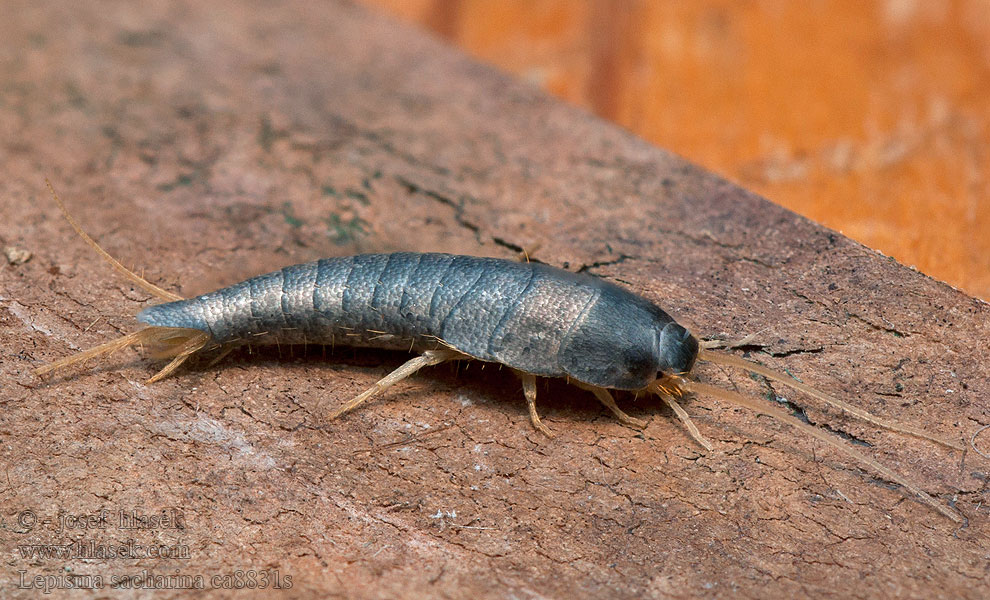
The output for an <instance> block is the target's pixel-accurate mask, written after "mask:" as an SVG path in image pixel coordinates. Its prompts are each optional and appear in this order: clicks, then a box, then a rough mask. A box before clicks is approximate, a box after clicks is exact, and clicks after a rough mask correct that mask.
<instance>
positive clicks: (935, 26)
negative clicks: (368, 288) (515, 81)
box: [363, 0, 990, 299]
mask: <svg viewBox="0 0 990 600" xmlns="http://www.w3.org/2000/svg"><path fill="white" fill-rule="evenodd" d="M363 1H364V2H365V3H366V4H368V5H371V6H373V7H376V8H377V9H379V10H383V11H385V12H388V13H391V14H393V15H397V16H398V17H400V18H402V19H405V20H408V21H412V22H415V23H419V24H421V25H422V26H424V27H426V28H429V29H431V30H433V31H434V32H436V33H437V34H438V35H440V36H442V37H444V38H446V39H448V40H449V41H451V42H452V43H454V44H456V45H458V46H460V47H462V48H463V49H464V50H466V51H467V52H468V53H470V54H472V55H474V56H475V57H477V58H479V59H481V60H485V61H488V62H491V63H493V64H495V65H498V66H499V67H501V68H503V69H506V70H508V71H511V72H512V73H515V74H516V75H518V76H520V77H522V78H524V79H527V80H529V81H532V82H533V83H535V84H537V85H539V86H542V87H544V88H545V89H547V90H549V91H550V92H551V93H553V94H556V95H557V96H559V97H561V98H564V99H566V100H568V101H570V102H572V103H575V104H578V105H581V106H584V107H586V108H588V109H589V110H591V111H593V112H595V113H597V114H598V115H600V116H602V117H604V118H606V119H610V120H612V121H615V122H616V123H619V124H620V125H622V126H624V127H626V128H628V129H630V130H632V131H633V132H635V133H637V134H638V135H640V136H642V137H644V138H646V139H648V140H650V141H652V142H654V143H656V144H658V145H660V146H663V147H665V148H667V149H670V150H673V151H674V152H676V153H678V154H680V155H682V156H685V157H686V158H688V159H689V160H691V161H692V162H695V163H698V164H700V165H703V166H705V167H706V168H708V169H710V170H712V171H715V172H717V173H719V174H721V175H723V176H725V177H727V178H729V179H732V180H734V181H736V182H738V183H740V184H741V185H743V186H745V187H747V188H749V189H751V190H754V191H756V192H758V193H760V194H762V195H764V196H766V197H768V198H770V199H771V200H773V201H774V202H777V203H779V204H781V205H783V206H786V207H788V208H790V209H792V210H794V211H797V212H799V213H801V214H803V215H806V216H808V217H810V218H811V219H814V220H815V221H818V222H820V223H823V224H825V225H827V226H828V227H831V228H833V229H837V230H839V231H841V232H843V233H844V234H846V235H848V236H849V237H852V238H854V239H856V240H859V241H860V242H862V243H864V244H866V245H868V246H870V247H873V248H876V249H878V250H880V251H881V252H883V253H885V254H889V255H892V256H894V257H895V258H897V259H898V260H899V261H901V262H903V263H905V264H908V265H913V266H916V267H917V268H918V269H919V270H921V271H923V272H925V273H927V274H929V275H931V276H933V277H936V278H938V279H941V280H944V281H947V282H949V283H950V284H952V285H954V286H956V287H959V288H962V289H963V290H965V291H966V292H968V293H969V294H972V295H975V296H978V297H982V298H984V299H990V235H988V234H987V231H988V229H990V200H988V199H990V0H956V1H949V0H885V1H874V2H868V1H865V0H800V1H792V0H764V1H759V0H751V1H741V0H683V1H679V0H670V1H661V0H654V1H647V0H643V1H636V0H584V1H575V0H363Z"/></svg>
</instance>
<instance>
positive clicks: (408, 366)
mask: <svg viewBox="0 0 990 600" xmlns="http://www.w3.org/2000/svg"><path fill="white" fill-rule="evenodd" d="M463 357H464V355H463V354H461V353H460V352H454V351H453V350H427V351H426V352H424V353H423V354H421V355H419V356H417V357H416V358H413V359H411V360H409V361H407V362H406V363H405V364H403V365H402V366H401V367H399V368H398V369H396V370H394V371H392V372H391V373H389V374H388V375H386V376H385V377H383V378H381V379H380V380H378V382H377V383H375V385H373V386H371V387H370V388H369V389H367V390H365V391H364V392H362V393H361V394H359V395H358V396H357V397H355V398H354V399H353V400H351V401H350V402H348V403H347V404H345V405H343V406H341V407H340V408H338V409H337V410H335V411H333V412H332V413H330V416H329V417H328V419H329V420H330V421H332V420H334V419H336V418H337V417H339V416H340V415H342V414H344V413H346V412H348V411H351V410H354V409H355V408H357V407H358V406H361V405H362V404H364V403H365V402H367V401H368V400H369V399H371V398H372V397H373V396H374V395H375V394H378V393H380V392H383V391H385V390H387V389H388V388H390V387H392V386H393V385H395V384H397V383H399V382H400V381H402V380H403V379H405V378H406V377H409V376H410V375H412V374H413V373H415V372H416V371H419V370H420V369H422V368H423V367H428V366H430V365H437V364H440V363H442V362H445V361H448V360H454V359H456V358H463Z"/></svg>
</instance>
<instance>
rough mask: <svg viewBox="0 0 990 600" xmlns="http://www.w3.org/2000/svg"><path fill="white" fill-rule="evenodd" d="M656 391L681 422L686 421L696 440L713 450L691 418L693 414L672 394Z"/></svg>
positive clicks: (707, 448) (685, 424)
mask: <svg viewBox="0 0 990 600" xmlns="http://www.w3.org/2000/svg"><path fill="white" fill-rule="evenodd" d="M655 391H656V394H657V395H658V396H660V398H661V399H663V401H664V402H666V403H667V406H669V407H670V409H671V410H673V411H674V414H675V415H677V418H679V419H680V420H681V422H682V423H684V426H685V427H687V429H688V431H689V432H691V437H693V438H694V439H695V441H697V442H698V443H699V444H701V445H702V446H704V447H705V449H706V450H708V451H709V452H711V451H712V449H713V447H712V443H711V442H709V441H708V440H707V439H705V436H703V435H701V432H700V431H698V428H697V427H695V426H694V421H692V420H691V416H690V415H688V413H687V411H686V410H684V409H683V408H682V407H681V405H680V404H678V403H677V401H676V400H674V397H673V396H671V395H670V394H667V393H665V392H661V391H659V390H655Z"/></svg>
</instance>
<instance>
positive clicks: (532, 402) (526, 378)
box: [519, 372, 553, 437]
mask: <svg viewBox="0 0 990 600" xmlns="http://www.w3.org/2000/svg"><path fill="white" fill-rule="evenodd" d="M519 377H520V378H521V379H522V384H523V393H524V394H526V405H527V406H528V407H529V420H530V422H532V423H533V427H535V428H536V429H538V430H540V431H542V432H543V433H544V434H545V435H546V436H547V437H553V432H552V431H550V428H549V427H547V426H546V425H544V424H543V422H542V421H540V415H538V414H537V413H536V377H535V376H533V375H530V374H529V373H521V372H520V373H519Z"/></svg>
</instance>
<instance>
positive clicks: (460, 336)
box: [138, 252, 698, 389]
mask: <svg viewBox="0 0 990 600" xmlns="http://www.w3.org/2000/svg"><path fill="white" fill-rule="evenodd" d="M138 319H139V320H140V321H142V322H144V323H147V324H148V325H153V326H165V327H185V328H192V329H198V330H201V331H205V332H207V333H209V335H210V336H211V337H212V338H213V340H214V341H216V342H218V343H222V344H230V343H276V342H277V343H316V344H343V345H352V346H372V347H378V348H394V349H406V350H413V351H423V350H428V349H435V348H438V347H448V348H453V349H455V350H457V351H458V352H461V353H463V354H466V355H469V356H471V357H473V358H476V359H479V360H484V361H492V362H498V363H502V364H504V365H507V366H510V367H512V368H515V369H518V370H520V371H523V372H526V373H531V374H533V375H540V376H547V377H564V376H569V377H573V378H575V379H577V380H578V381H583V382H585V383H588V384H593V385H600V386H603V387H610V388H614V389H639V388H643V387H645V386H646V385H648V384H649V383H650V382H651V381H653V380H655V379H656V376H657V371H658V369H660V370H663V367H665V366H666V367H667V368H670V369H672V370H673V371H674V372H686V371H688V370H690V367H691V365H692V364H693V362H694V358H695V356H696V355H697V351H698V347H697V342H696V341H695V340H694V338H693V337H692V336H690V334H688V333H687V331H686V330H685V329H684V328H683V327H681V326H680V325H677V324H676V323H675V322H674V320H673V319H672V318H671V317H670V316H669V315H668V314H667V313H665V312H664V311H663V310H661V309H660V308H659V307H657V306H656V305H654V304H653V303H651V302H649V301H648V300H646V299H644V298H642V297H640V296H637V295H635V294H633V293H631V292H629V291H626V290H624V289H622V288H620V287H618V286H615V285H613V284H610V283H608V282H605V281H603V280H601V279H598V278H596V277H591V276H588V275H583V274H574V273H569V272H567V271H563V270H561V269H557V268H554V267H550V266H547V265H544V264H540V263H523V262H516V261H509V260H502V259H495V258H479V257H473V256H455V255H450V254H418V253H407V252H404V253H395V254H367V255H359V256H348V257H341V258H329V259H323V260H318V261H314V262H310V263H305V264H300V265H294V266H291V267H286V268H284V269H281V270H279V271H275V272H273V273H269V274H266V275H260V276H258V277H253V278H251V279H248V280H246V281H243V282H241V283H238V284H235V285H232V286H230V287H226V288H223V289H220V290H217V291H215V292H211V293H208V294H204V295H202V296H198V297H195V298H190V299H188V300H180V301H177V302H170V303H167V304H160V305H157V306H153V307H150V308H147V309H145V310H144V311H142V312H141V313H140V314H139V315H138ZM665 330H666V331H667V334H665V335H666V337H667V338H668V340H667V341H668V344H667V345H670V344H669V342H670V340H671V339H673V338H676V339H677V342H678V343H679V344H680V346H682V347H683V348H682V350H683V352H682V353H681V354H683V356H681V357H679V358H678V361H679V364H672V365H662V364H659V365H658V362H657V360H656V358H655V357H656V355H657V353H658V351H659V350H660V349H661V348H660V345H661V338H662V337H664V336H663V335H661V334H662V332H664V331H665ZM692 342H693V345H692ZM617 358H618V359H619V360H616V359H617ZM616 365H619V367H620V368H617V367H616Z"/></svg>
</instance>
